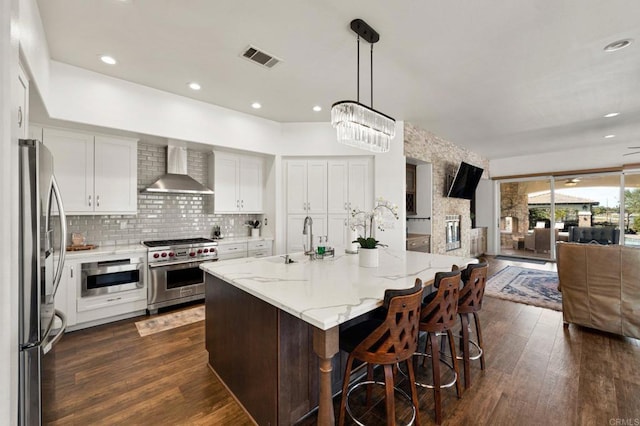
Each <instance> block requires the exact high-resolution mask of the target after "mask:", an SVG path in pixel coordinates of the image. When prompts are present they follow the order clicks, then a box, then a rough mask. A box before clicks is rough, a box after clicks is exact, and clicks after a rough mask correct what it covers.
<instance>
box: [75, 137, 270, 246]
mask: <svg viewBox="0 0 640 426" xmlns="http://www.w3.org/2000/svg"><path fill="white" fill-rule="evenodd" d="M207 156H208V153H206V152H202V151H195V150H188V162H187V170H188V173H189V175H190V176H191V177H193V178H194V179H195V180H197V181H198V182H200V183H202V184H204V185H207V184H208V182H207V176H208V165H209V163H208V158H207ZM166 161H167V148H166V147H163V146H157V145H151V144H145V143H144V142H139V143H138V191H140V190H142V189H144V188H146V187H147V186H148V185H150V184H152V183H153V182H155V180H156V179H158V178H159V177H160V176H161V175H163V174H164V173H165V172H166ZM213 197H214V196H213V195H188V194H166V195H159V194H152V193H140V192H138V214H137V215H104V216H99V215H97V216H96V215H94V216H67V228H68V234H69V235H71V233H74V232H80V233H83V234H84V235H85V240H86V243H87V244H98V245H102V246H104V245H123V244H135V243H139V242H140V241H143V240H157V239H167V238H192V237H211V235H212V228H213V226H214V225H218V226H220V232H221V234H222V236H224V237H237V236H246V235H248V234H249V230H248V229H247V227H246V226H245V222H246V221H248V220H256V219H260V215H249V214H244V215H220V214H218V215H216V214H213V213H211V211H213V209H212V206H213V204H212V203H213Z"/></svg>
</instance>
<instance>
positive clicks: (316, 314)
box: [200, 249, 475, 425]
mask: <svg viewBox="0 0 640 426" xmlns="http://www.w3.org/2000/svg"><path fill="white" fill-rule="evenodd" d="M291 259H292V260H293V261H294V263H285V258H284V256H272V257H268V258H260V259H252V258H247V259H237V260H231V261H225V262H223V263H215V262H212V263H205V264H202V265H201V266H200V267H201V268H202V269H203V270H204V271H205V272H206V273H207V274H206V279H205V305H206V346H207V351H208V352H209V364H210V366H211V368H212V369H213V370H214V372H215V373H216V375H218V377H220V379H221V380H222V381H223V382H224V383H225V385H226V386H227V387H228V388H229V390H230V391H231V392H232V393H233V394H234V395H235V397H236V398H237V399H238V401H239V402H240V403H241V404H242V405H243V406H244V408H245V409H246V410H247V411H248V413H249V414H250V415H251V416H252V417H253V419H254V420H255V421H256V422H257V423H258V424H261V425H262V424H264V425H267V424H271V425H276V424H279V425H286V424H292V423H294V422H295V421H296V420H298V419H300V418H301V417H303V416H304V415H305V414H306V413H308V412H309V411H311V410H312V409H314V408H315V407H316V406H318V410H319V411H318V424H320V425H325V424H333V423H334V413H333V405H332V403H331V397H332V394H333V393H335V391H337V390H339V389H340V382H341V374H342V368H341V359H340V358H341V357H334V355H336V354H337V353H338V338H339V327H340V325H344V324H346V323H348V322H350V321H357V320H358V318H360V317H362V316H363V315H366V314H367V313H369V312H371V311H373V310H374V309H375V308H377V307H379V306H380V305H381V304H382V300H383V297H384V291H385V289H401V288H409V287H412V286H413V285H414V282H415V279H416V278H420V279H422V280H423V281H424V282H425V285H428V284H430V283H431V281H432V280H433V278H434V277H435V274H436V272H440V271H449V270H451V266H452V265H453V264H456V265H459V266H461V267H464V266H465V265H467V264H468V263H472V262H475V259H473V258H463V257H454V256H445V255H437V254H427V253H419V252H409V251H392V250H387V249H381V250H380V266H379V267H377V268H362V267H360V266H358V256H357V255H349V254H338V255H336V256H335V257H328V258H324V259H322V260H309V258H308V257H305V256H304V255H303V254H301V253H300V254H296V255H292V256H291ZM314 353H315V355H317V356H314ZM332 382H333V386H332Z"/></svg>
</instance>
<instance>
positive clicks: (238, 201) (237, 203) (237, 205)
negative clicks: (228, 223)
mask: <svg viewBox="0 0 640 426" xmlns="http://www.w3.org/2000/svg"><path fill="white" fill-rule="evenodd" d="M236 208H238V209H239V208H240V200H236Z"/></svg>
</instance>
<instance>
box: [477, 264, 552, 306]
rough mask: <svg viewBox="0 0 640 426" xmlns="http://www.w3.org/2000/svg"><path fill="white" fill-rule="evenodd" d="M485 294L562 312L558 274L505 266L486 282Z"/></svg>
mask: <svg viewBox="0 0 640 426" xmlns="http://www.w3.org/2000/svg"><path fill="white" fill-rule="evenodd" d="M485 294H486V295H487V296H491V297H497V298H498V299H505V300H511V301H513V302H519V303H525V304H527V305H533V306H539V307H542V308H549V309H554V310H556V311H562V294H561V293H560V292H559V291H558V273H557V272H554V271H540V270H537V269H529V268H521V267H519V266H507V267H506V268H504V269H502V270H501V271H499V272H497V273H496V274H494V275H493V276H492V277H491V278H489V280H488V281H487V286H486V288H485Z"/></svg>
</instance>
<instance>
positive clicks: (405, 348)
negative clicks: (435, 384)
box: [339, 280, 422, 426]
mask: <svg viewBox="0 0 640 426" xmlns="http://www.w3.org/2000/svg"><path fill="white" fill-rule="evenodd" d="M421 300H422V282H421V281H420V280H416V284H415V286H414V287H412V288H410V289H405V290H387V291H386V292H385V297H384V304H383V312H386V315H385V317H384V319H380V318H373V319H370V320H366V321H363V322H360V323H358V324H355V325H353V326H352V327H349V328H347V329H345V330H343V331H341V332H340V349H342V350H344V351H346V352H349V357H348V358H347V364H346V368H345V373H344V380H343V385H342V398H341V400H340V417H339V424H340V425H344V421H345V415H346V413H347V412H348V413H349V415H351V416H352V417H353V415H352V412H351V410H350V408H349V403H348V398H349V395H350V393H351V392H352V391H353V389H355V388H356V387H358V386H363V385H364V386H367V402H370V396H371V385H374V384H384V387H385V403H386V411H387V424H388V425H394V426H395V424H396V413H395V411H396V410H395V395H394V390H395V391H399V393H400V394H401V395H403V396H405V397H406V398H407V399H409V401H410V403H411V405H412V409H413V416H412V419H411V421H410V424H415V425H419V424H420V412H419V405H418V393H417V391H416V386H415V375H414V372H413V364H412V362H411V359H412V356H413V353H414V352H415V351H416V350H417V347H418V323H419V321H420V302H421ZM354 360H359V361H362V362H364V363H367V380H366V381H364V382H360V383H357V384H355V385H353V386H352V387H351V388H349V379H350V376H351V373H352V365H353V362H354ZM403 361H405V362H406V364H407V370H408V372H409V387H410V388H411V398H409V396H408V395H406V393H404V392H403V391H401V390H400V389H397V388H395V386H394V374H393V373H394V371H393V370H394V367H395V366H396V364H397V363H399V362H403ZM373 365H382V366H383V368H384V376H385V379H384V383H383V382H375V381H373ZM354 420H355V421H356V423H358V424H362V423H361V422H360V421H359V420H357V419H354Z"/></svg>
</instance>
